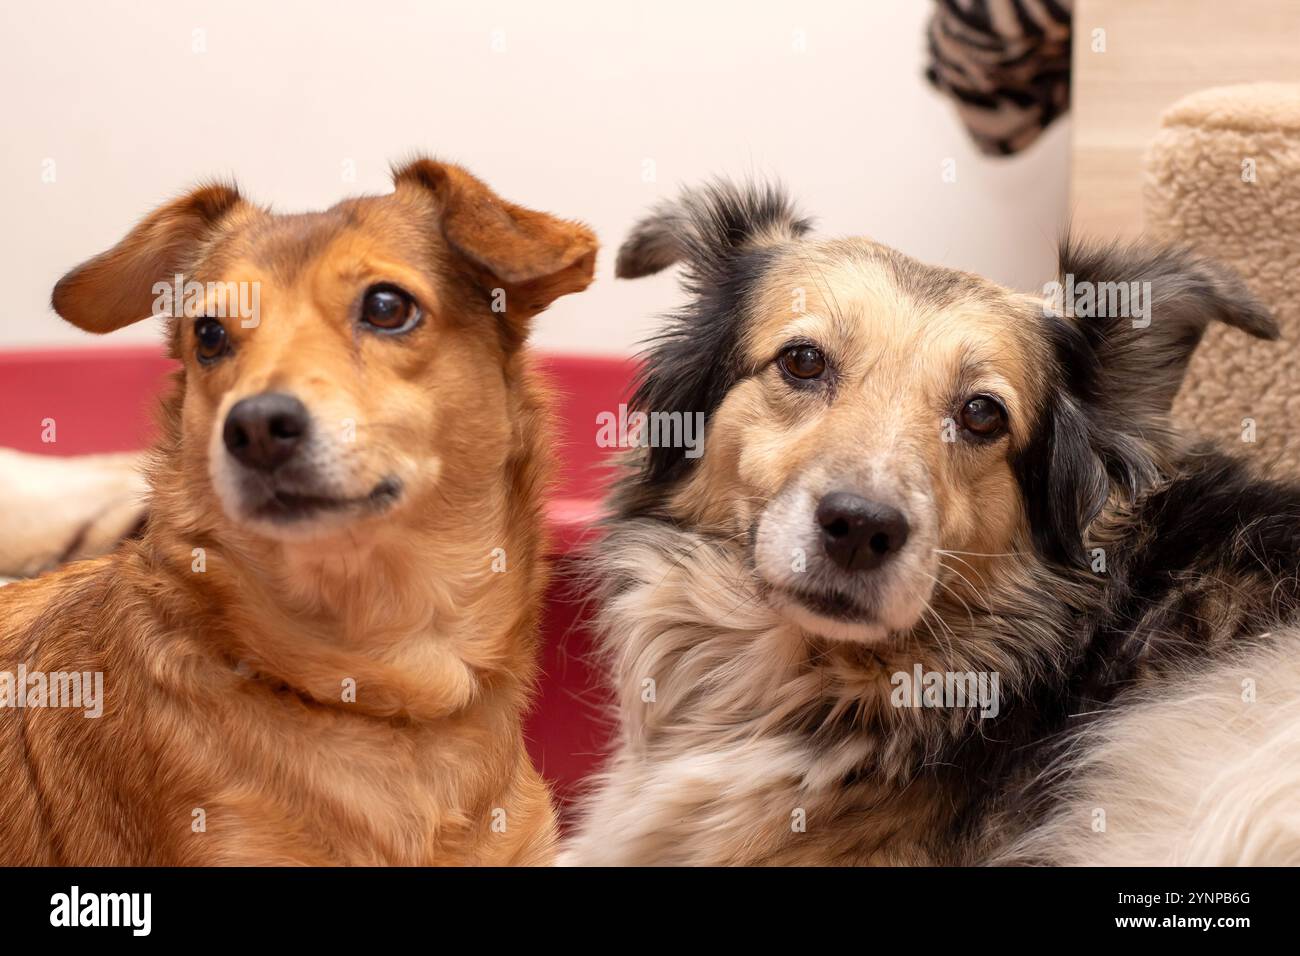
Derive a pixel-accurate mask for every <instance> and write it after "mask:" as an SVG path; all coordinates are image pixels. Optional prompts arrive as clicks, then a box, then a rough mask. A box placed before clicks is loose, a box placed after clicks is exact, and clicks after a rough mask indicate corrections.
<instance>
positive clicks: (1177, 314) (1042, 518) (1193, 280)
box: [1012, 239, 1277, 566]
mask: <svg viewBox="0 0 1300 956" xmlns="http://www.w3.org/2000/svg"><path fill="white" fill-rule="evenodd" d="M1060 269H1061V277H1062V283H1063V284H1064V282H1065V277H1067V276H1068V277H1070V281H1071V283H1072V284H1073V285H1074V286H1075V287H1077V288H1080V289H1082V288H1085V287H1090V288H1091V289H1093V290H1098V289H1101V288H1103V287H1107V286H1109V287H1115V286H1117V285H1122V286H1125V287H1126V288H1127V287H1129V286H1135V287H1138V288H1140V289H1142V290H1143V291H1142V292H1141V295H1142V301H1144V302H1145V306H1144V309H1145V311H1146V312H1147V315H1146V316H1135V315H1133V314H1132V312H1131V311H1130V312H1129V313H1128V314H1118V313H1117V312H1115V311H1114V310H1113V309H1102V310H1100V311H1099V312H1097V313H1095V314H1089V315H1077V316H1069V315H1068V313H1069V310H1070V306H1071V303H1070V302H1069V301H1068V300H1067V301H1066V302H1065V305H1066V307H1067V317H1062V316H1059V315H1051V314H1049V315H1047V316H1046V317H1045V318H1044V320H1043V321H1044V329H1045V333H1046V335H1047V337H1048V339H1049V341H1050V342H1051V345H1052V349H1053V352H1054V354H1055V359H1056V369H1055V377H1056V379H1057V381H1056V382H1054V383H1051V384H1049V395H1048V397H1047V399H1046V401H1045V403H1044V407H1043V408H1042V410H1041V411H1040V416H1039V424H1038V430H1037V433H1036V434H1035V435H1034V437H1033V439H1032V440H1031V441H1030V442H1029V443H1028V445H1027V447H1026V448H1025V449H1023V450H1022V451H1021V453H1020V454H1019V455H1018V456H1017V457H1016V459H1015V460H1014V461H1013V463H1012V464H1013V467H1014V470H1015V473H1016V475H1017V478H1018V480H1019V483H1020V486H1021V489H1022V491H1023V493H1024V496H1025V501H1026V502H1027V508H1028V517H1029V520H1030V525H1031V528H1032V531H1033V534H1034V540H1035V542H1036V544H1037V545H1038V547H1039V550H1040V552H1041V553H1042V554H1043V556H1044V557H1046V558H1047V559H1049V560H1052V561H1055V562H1057V563H1061V564H1066V565H1074V566H1086V565H1087V555H1086V550H1085V544H1084V540H1083V538H1084V534H1085V532H1086V529H1087V527H1088V525H1089V524H1091V523H1092V521H1093V520H1094V519H1095V518H1096V517H1097V515H1098V514H1099V513H1100V512H1101V509H1102V507H1103V506H1104V505H1105V503H1106V499H1107V497H1108V495H1109V494H1110V493H1111V492H1112V491H1114V492H1117V493H1118V494H1119V495H1121V496H1122V498H1123V499H1125V500H1128V501H1132V500H1134V499H1135V498H1136V497H1137V496H1138V495H1140V494H1141V493H1142V491H1143V490H1145V489H1146V488H1149V487H1150V486H1151V485H1152V484H1153V483H1154V482H1155V481H1156V480H1157V478H1158V476H1159V474H1160V472H1161V469H1162V466H1163V465H1165V464H1166V460H1167V458H1168V455H1169V454H1170V453H1171V451H1172V449H1173V446H1174V436H1173V434H1172V432H1171V429H1170V423H1169V419H1168V416H1169V411H1170V408H1171V407H1172V405H1173V400H1174V396H1175V395H1176V394H1177V392H1178V389H1179V387H1180V386H1181V385H1182V381H1183V376H1184V374H1185V372H1186V370H1187V365H1188V362H1189V361H1190V360H1191V355H1192V352H1193V351H1194V350H1195V348H1196V346H1197V344H1198V343H1199V342H1200V340H1201V338H1202V336H1203V335H1204V333H1205V328H1206V326H1207V325H1208V324H1209V323H1210V322H1211V321H1216V320H1217V321H1222V322H1225V323H1227V324H1229V325H1233V326H1235V327H1237V328H1240V329H1242V330H1243V331H1245V332H1247V333H1249V334H1250V335H1253V336H1256V337H1258V338H1276V337H1277V326H1276V324H1275V323H1274V322H1273V319H1272V318H1271V317H1270V316H1269V314H1268V312H1267V311H1266V310H1265V309H1264V307H1263V306H1262V305H1260V304H1259V303H1258V302H1257V301H1256V300H1255V299H1254V298H1253V297H1252V296H1251V295H1250V293H1249V291H1248V290H1247V289H1246V287H1245V286H1244V285H1243V284H1242V282H1241V280H1240V279H1239V278H1237V276H1236V275H1235V274H1234V273H1233V272H1232V271H1231V270H1229V269H1227V268H1226V267H1224V266H1221V265H1218V264H1217V263H1213V262H1211V261H1209V260H1205V259H1201V258H1199V257H1197V256H1195V255H1193V254H1191V253H1189V252H1187V251H1185V250H1181V249H1175V248H1155V249H1143V248H1140V247H1136V246H1130V247H1119V246H1113V245H1112V246H1105V247H1087V246H1082V245H1080V244H1078V243H1076V242H1074V241H1072V240H1069V239H1066V240H1065V241H1064V242H1063V244H1062V246H1061V253H1060ZM1096 298H1097V300H1098V301H1100V300H1101V299H1102V296H1101V294H1100V293H1097V296H1096Z"/></svg>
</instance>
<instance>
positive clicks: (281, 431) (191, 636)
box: [0, 160, 596, 865]
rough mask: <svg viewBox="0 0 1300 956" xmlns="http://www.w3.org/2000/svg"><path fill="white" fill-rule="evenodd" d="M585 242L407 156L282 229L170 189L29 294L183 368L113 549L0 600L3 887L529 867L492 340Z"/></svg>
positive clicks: (530, 657) (501, 414)
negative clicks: (112, 879)
mask: <svg viewBox="0 0 1300 956" xmlns="http://www.w3.org/2000/svg"><path fill="white" fill-rule="evenodd" d="M595 250H596V242H595V239H594V237H593V236H592V234H591V232H590V231H589V230H587V229H586V228H585V227H583V226H581V225H578V224H575V223H570V222H563V221H560V220H558V219H555V218H553V217H551V216H549V215H546V214H544V213H539V212H533V211H531V210H527V209H524V208H521V207H519V206H515V205H513V204H511V203H507V202H504V201H502V200H501V199H500V198H498V197H497V196H495V195H494V194H493V193H492V192H491V191H490V190H488V188H487V187H486V186H484V185H483V184H482V183H481V182H479V181H478V180H476V179H475V178H474V177H473V176H471V175H469V174H468V173H467V172H465V171H464V170H462V169H460V168H458V167H455V166H450V165H444V164H440V163H435V162H432V161H428V160H417V161H415V162H412V163H410V164H408V165H406V166H405V167H403V168H402V169H400V170H398V171H397V173H396V188H395V191H394V192H393V193H391V194H390V195H386V196H380V197H365V198H359V199H351V200H347V201H345V202H342V203H340V204H339V205H337V206H335V207H334V208H332V209H330V210H328V211H326V212H324V213H316V214H309V215H272V214H271V213H270V212H268V211H267V210H264V209H261V208H258V207H257V206H254V205H252V204H251V203H249V202H247V201H245V200H244V199H242V198H241V197H240V195H239V193H238V192H236V191H235V189H233V188H231V187H228V186H221V185H215V186H207V187H205V188H201V189H198V190H196V191H195V192H193V193H191V194H190V195H188V196H185V197H183V198H181V199H179V200H177V201H175V202H172V203H170V204H168V205H166V206H163V207H162V208H161V209H159V210H157V211H156V212H154V213H153V214H152V215H150V216H149V217H148V218H146V219H145V220H144V221H143V222H142V223H140V225H138V226H137V227H136V228H135V229H134V230H133V231H132V232H131V233H130V235H128V236H127V237H126V238H125V239H124V240H123V241H122V242H121V243H119V244H118V245H117V246H115V247H114V248H113V249H111V250H109V251H108V252H106V253H104V254H102V255H100V256H98V257H96V258H95V259H92V260H91V261H89V262H87V263H85V264H84V265H82V266H81V267H80V268H78V269H76V270H74V271H73V272H72V273H70V274H69V275H67V276H66V277H64V278H63V280H62V281H60V282H59V284H58V285H57V287H56V288H55V291H54V299H53V303H54V308H55V309H56V310H57V311H58V312H59V314H60V315H62V316H63V317H64V318H65V319H67V320H68V321H70V322H72V323H73V324H74V325H77V326H79V327H80V328H83V329H86V330H89V331H92V332H110V331H112V330H114V329H117V328H120V327H122V326H124V325H127V324H129V323H131V322H135V321H137V320H140V319H144V318H146V317H148V316H149V315H150V314H151V313H155V314H156V313H158V312H160V311H168V312H171V313H172V314H174V315H175V316H176V318H173V319H171V320H170V322H169V328H170V342H171V351H172V353H173V355H174V356H175V357H176V358H178V359H179V360H180V361H182V362H183V363H184V368H183V371H182V372H181V373H179V375H178V377H177V380H176V388H175V390H174V392H173V394H172V395H171V396H170V397H169V398H168V399H167V401H166V403H165V406H164V413H163V434H162V438H161V440H160V442H159V444H158V446H157V448H156V449H155V453H154V455H153V464H152V468H151V474H150V485H151V489H152V490H151V499H150V506H149V520H148V525H147V528H146V530H145V532H144V534H143V536H142V538H141V539H140V540H138V541H133V542H128V543H127V544H126V545H124V546H123V547H122V548H121V549H120V550H119V551H118V552H117V553H115V554H113V555H112V556H110V557H107V558H101V559H98V560H93V561H86V562H82V563H79V564H74V565H71V566H69V567H67V568H66V569H64V570H62V571H59V572H56V573H53V574H49V575H46V576H44V577H41V578H38V579H37V580H35V581H31V582H27V583H21V584H14V585H10V586H8V587H5V588H3V589H0V703H3V704H4V706H3V708H0V726H2V727H3V732H2V733H0V768H2V769H3V773H4V779H5V785H4V787H3V788H0V862H3V863H5V864H144V865H153V864H331V863H344V864H380V863H393V864H429V863H437V864H511V863H525V864H531V863H544V862H547V861H549V859H550V856H551V851H552V845H553V842H554V838H555V826H554V819H553V816H552V810H551V807H550V804H549V801H548V797H547V792H546V789H545V786H544V784H543V782H542V780H541V778H540V776H539V775H538V773H537V772H536V771H535V770H534V768H533V767H532V765H531V764H530V762H529V759H528V756H527V754H526V752H525V749H524V743H523V738H522V733H521V718H522V714H523V710H524V707H525V704H526V702H527V699H528V696H529V691H530V687H531V685H532V683H533V680H534V672H535V659H534V658H535V644H536V634H535V625H536V617H537V608H538V606H539V603H540V600H541V597H542V593H543V588H544V586H545V583H546V568H545V565H544V559H545V553H544V541H543V534H542V530H541V528H542V522H541V496H542V493H543V490H544V485H545V481H546V476H547V457H548V456H547V450H546V449H547V435H546V416H545V412H544V405H545V402H544V395H543V394H542V393H541V391H540V389H539V386H538V384H537V382H536V381H535V379H534V376H533V374H532V372H531V371H530V369H529V365H528V361H527V356H526V354H525V352H524V351H523V350H522V348H521V346H522V344H523V342H524V339H525V336H526V334H527V331H528V324H529V320H530V319H531V318H532V317H533V316H534V315H535V314H536V313H538V312H540V311H541V310H542V309H544V308H545V307H546V306H547V305H548V304H549V303H550V302H551V301H552V300H554V299H555V298H556V297H557V296H560V295H564V294H566V293H569V292H576V291H579V290H581V289H583V288H585V287H586V286H587V284H588V283H589V282H590V280H591V275H592V268H593V264H594V260H595ZM178 275H179V276H183V277H184V284H182V283H181V282H179V281H176V280H175V279H174V277H176V276H178ZM173 289H175V290H176V291H178V292H179V293H180V298H179V300H178V298H177V296H175V295H170V293H171V292H172V291H173ZM169 296H170V300H169ZM168 301H170V308H166V307H165V306H166V305H167V304H168ZM160 302H161V303H162V304H163V306H164V307H163V308H160ZM101 688H102V692H101V693H97V692H96V691H97V689H101ZM96 711H98V712H99V716H94V715H95V712H96Z"/></svg>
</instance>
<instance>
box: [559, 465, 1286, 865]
mask: <svg viewBox="0 0 1300 956" xmlns="http://www.w3.org/2000/svg"><path fill="white" fill-rule="evenodd" d="M1225 515H1230V516H1231V518H1230V520H1228V521H1224V519H1223V517H1222V516H1225ZM1297 515H1300V490H1297V489H1296V488H1294V487H1292V486H1288V485H1282V484H1277V483H1271V482H1264V481H1259V480H1257V479H1255V478H1253V477H1251V476H1250V474H1249V473H1248V472H1247V471H1246V470H1244V469H1243V468H1241V467H1240V466H1238V465H1235V464H1233V463H1231V462H1230V461H1229V460H1227V459H1222V458H1216V457H1213V456H1210V457H1202V458H1199V459H1196V460H1195V462H1194V463H1193V464H1192V465H1189V466H1188V469H1187V470H1186V471H1185V473H1184V474H1183V475H1181V476H1180V477H1179V478H1178V479H1176V480H1174V481H1171V482H1169V483H1168V484H1167V485H1165V486H1163V487H1162V488H1161V489H1159V490H1157V491H1156V492H1154V493H1153V494H1151V495H1150V496H1148V497H1147V498H1146V499H1145V501H1144V502H1143V503H1142V505H1141V507H1140V508H1138V509H1135V510H1133V511H1130V512H1126V513H1123V514H1118V515H1113V516H1111V517H1110V518H1108V519H1107V520H1106V521H1104V522H1102V523H1101V524H1100V526H1099V527H1098V528H1097V529H1096V534H1097V537H1096V542H1095V543H1096V544H1097V545H1098V546H1100V547H1103V548H1104V549H1105V550H1106V551H1107V553H1108V554H1109V556H1110V564H1109V566H1108V567H1107V568H1106V570H1105V571H1104V572H1102V573H1098V574H1095V575H1092V576H1088V575H1082V576H1080V575H1074V574H1071V575H1066V574H1064V573H1059V572H1055V571H1052V570H1051V569H1049V568H1047V567H1045V566H1043V565H1040V564H1037V563H1035V562H1033V561H1032V560H1028V559H1026V560H1024V561H1021V562H1019V563H1018V568H1019V570H1017V571H1016V572H1014V573H1012V574H1010V575H1009V576H1007V577H1006V578H1004V579H1003V580H1002V581H1000V582H999V586H998V587H997V588H994V589H992V590H991V592H990V593H989V594H988V595H986V597H987V598H988V602H987V603H986V604H985V605H983V606H975V607H967V608H963V609H959V610H950V611H949V612H948V614H947V616H948V620H947V624H948V625H949V629H944V630H943V631H942V638H943V639H942V640H936V641H934V642H930V641H926V640H924V639H921V640H914V639H908V640H904V641H902V642H901V643H897V644H896V645H895V646H894V647H893V648H892V650H882V649H876V650H875V651H874V652H873V651H870V650H866V649H862V648H856V647H853V646H849V645H834V644H829V645H823V646H817V645H815V644H811V643H810V642H809V640H808V639H807V638H804V637H802V636H801V635H800V634H798V633H797V632H796V631H795V630H794V629H792V628H790V627H789V626H788V625H785V624H783V623H781V621H780V619H779V618H778V617H777V616H776V614H775V612H773V611H771V610H770V609H769V608H768V607H767V605H766V603H765V602H764V601H763V600H762V596H761V594H760V593H759V592H758V591H757V590H756V589H755V588H754V587H753V585H752V574H751V573H750V571H749V570H748V568H747V566H746V565H745V563H744V561H743V559H742V557H741V554H740V552H739V551H738V550H737V549H736V548H735V547H730V548H729V547H726V546H725V544H724V543H721V542H718V541H712V540H710V539H708V538H706V537H703V536H700V535H695V534H691V533H689V532H683V531H680V530H678V529H676V528H674V527H673V526H672V525H670V524H668V523H664V522H657V521H645V520H641V521H638V520H631V521H621V522H616V523H615V525H614V528H613V530H611V532H610V534H609V536H608V537H607V539H606V542H605V543H604V545H603V546H602V553H601V559H602V561H604V562H606V566H605V567H604V568H603V569H602V573H601V580H602V590H601V592H600V594H599V596H598V599H599V600H600V602H601V607H602V610H601V618H600V622H599V623H600V631H601V633H602V635H604V642H605V643H604V647H603V648H602V650H603V652H604V654H605V656H606V659H607V665H608V668H609V671H610V674H611V676H612V680H613V686H614V690H615V693H616V695H617V704H618V710H619V716H620V727H619V734H618V738H617V740H616V742H615V748H614V756H613V758H612V759H611V762H610V764H609V766H608V768H607V770H606V772H605V773H604V775H603V776H602V777H601V778H599V780H598V781H597V784H596V787H595V791H594V793H593V794H592V795H591V797H590V799H589V800H588V801H587V803H586V804H585V806H584V808H583V814H582V817H581V823H580V826H579V827H578V829H577V831H576V833H575V835H574V836H573V838H572V839H571V841H570V843H569V845H568V848H567V853H566V858H567V860H568V861H569V862H573V863H579V864H601V863H611V864H615V863H617V864H669V863H680V864H725V863H740V864H747V863H748V864H759V863H766V864H781V863H796V864H797V863H843V864H853V863H885V864H890V863H894V864H898V863H965V864H971V863H980V862H986V861H988V860H990V859H992V858H994V857H995V856H996V853H997V851H998V848H999V847H1000V846H1002V845H1004V844H1005V843H1007V842H1008V841H1011V840H1014V839H1016V838H1017V837H1018V835H1019V834H1020V833H1023V832H1024V831H1025V829H1026V828H1028V827H1032V826H1034V825H1035V823H1036V821H1037V820H1038V819H1041V815H1042V814H1044V813H1046V812H1049V808H1050V807H1051V805H1052V802H1053V800H1054V799H1055V795H1054V790H1055V788H1056V787H1057V786H1058V785H1060V784H1062V782H1063V781H1062V780H1061V779H1059V778H1060V774H1059V772H1053V773H1051V774H1048V773H1045V771H1047V770H1048V769H1049V768H1052V767H1053V766H1055V767H1056V770H1057V771H1059V767H1060V765H1059V764H1058V765H1054V763H1053V762H1054V761H1056V760H1058V759H1060V758H1062V757H1063V756H1066V755H1068V754H1069V752H1070V751H1069V749H1068V747H1069V745H1070V744H1071V743H1072V742H1074V743H1078V742H1084V743H1086V740H1087V729H1088V727H1089V726H1090V724H1091V722H1092V721H1094V720H1095V719H1097V718H1098V717H1099V716H1100V715H1102V714H1105V713H1108V712H1113V711H1114V710H1115V709H1116V707H1123V706H1124V705H1125V701H1127V700H1130V699H1134V695H1137V696H1138V697H1140V696H1142V695H1144V694H1149V693H1151V692H1156V693H1172V692H1176V687H1177V682H1178V681H1181V680H1185V676H1180V675H1186V674H1187V672H1188V671H1189V669H1190V670H1195V669H1196V668H1198V667H1203V666H1207V665H1210V664H1213V663H1214V662H1216V661H1223V660H1225V659H1228V658H1230V657H1231V655H1232V654H1233V653H1234V652H1235V650H1236V649H1237V648H1238V647H1239V646H1245V645H1250V644H1252V643H1255V642H1258V641H1260V640H1265V641H1267V640H1268V636H1269V635H1268V632H1269V630H1270V629H1272V628H1274V627H1277V626H1281V625H1285V624H1286V623H1288V622H1291V621H1294V620H1295V616H1296V611H1297V606H1300V583H1297V576H1296V574H1295V568H1296V567H1297V566H1298V565H1297V562H1300V526H1298V525H1297V519H1296V516H1297ZM1213 516H1219V517H1218V519H1217V521H1215V520H1213ZM939 636H940V635H939V634H937V633H932V634H931V637H932V638H938V637H939ZM912 662H920V663H922V665H923V666H924V668H925V669H926V670H934V671H984V672H991V673H997V674H999V675H1000V679H1001V688H1000V689H1001V703H1000V713H999V714H998V715H997V716H996V717H995V718H993V719H990V720H982V719H979V718H978V716H977V714H976V713H975V712H974V711H973V710H970V709H964V710H963V709H957V708H952V707H942V708H936V709H912V708H898V707H895V706H893V704H892V703H891V700H890V689H891V681H890V677H891V675H893V674H896V673H898V672H900V671H901V672H908V671H910V670H911V668H912Z"/></svg>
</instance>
